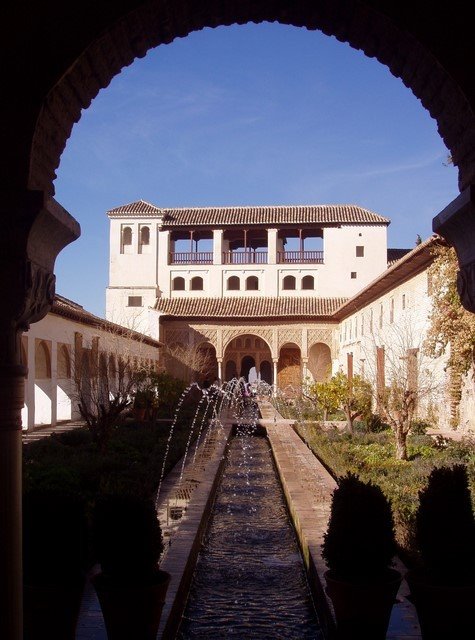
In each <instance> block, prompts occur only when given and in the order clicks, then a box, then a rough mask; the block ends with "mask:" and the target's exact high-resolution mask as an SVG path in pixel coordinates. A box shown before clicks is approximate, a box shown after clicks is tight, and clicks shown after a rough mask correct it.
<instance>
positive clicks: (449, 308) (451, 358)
mask: <svg viewBox="0 0 475 640" xmlns="http://www.w3.org/2000/svg"><path fill="white" fill-rule="evenodd" d="M433 253H434V256H435V258H434V262H433V263H432V265H431V266H430V268H429V273H428V277H429V281H430V283H431V291H432V293H431V298H432V310H431V313H430V316H429V322H430V326H429V331H428V333H427V339H426V341H425V344H424V349H425V351H426V353H427V354H429V355H430V356H432V357H439V356H441V355H442V354H444V353H445V352H446V351H448V361H447V367H448V370H449V373H450V385H449V392H450V396H451V404H452V406H451V413H452V416H451V422H452V426H453V427H454V428H456V427H457V426H458V406H459V404H460V399H461V385H462V376H464V375H465V374H466V373H467V372H468V371H469V370H470V367H472V366H473V364H474V350H475V315H474V314H473V313H471V312H470V311H467V310H466V309H464V307H463V306H462V304H461V302H460V296H459V294H458V291H457V274H458V260H457V255H456V253H455V250H454V249H453V248H452V247H447V246H446V245H444V244H443V243H442V242H441V243H440V244H439V245H437V246H436V247H435V248H434V249H433ZM448 347H450V348H449V349H448Z"/></svg>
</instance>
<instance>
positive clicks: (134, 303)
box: [127, 296, 142, 307]
mask: <svg viewBox="0 0 475 640" xmlns="http://www.w3.org/2000/svg"><path fill="white" fill-rule="evenodd" d="M127 306H128V307H141V306H142V296H129V299H128V302H127Z"/></svg>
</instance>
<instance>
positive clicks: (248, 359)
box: [223, 328, 272, 381]
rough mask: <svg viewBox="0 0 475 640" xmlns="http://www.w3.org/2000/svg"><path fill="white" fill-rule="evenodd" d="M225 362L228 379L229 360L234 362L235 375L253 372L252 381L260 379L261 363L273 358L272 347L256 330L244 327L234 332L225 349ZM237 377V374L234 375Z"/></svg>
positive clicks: (245, 375)
mask: <svg viewBox="0 0 475 640" xmlns="http://www.w3.org/2000/svg"><path fill="white" fill-rule="evenodd" d="M223 354H224V357H223V362H224V371H225V373H226V379H227V380H230V379H231V378H228V377H227V376H228V368H229V367H230V365H228V362H230V361H232V362H233V370H234V371H235V375H236V376H238V377H240V376H244V377H246V378H247V377H248V376H249V373H250V371H251V369H252V372H251V378H252V381H254V380H257V379H260V377H261V376H260V363H261V362H263V361H271V360H272V352H271V347H270V345H269V343H268V341H267V340H266V339H265V338H264V337H263V336H262V335H259V332H255V331H254V330H252V331H251V330H246V329H245V328H242V329H241V330H240V331H237V332H235V333H234V334H232V335H231V336H230V337H229V338H228V340H227V342H226V344H225V346H224V349H223ZM233 377H235V376H233Z"/></svg>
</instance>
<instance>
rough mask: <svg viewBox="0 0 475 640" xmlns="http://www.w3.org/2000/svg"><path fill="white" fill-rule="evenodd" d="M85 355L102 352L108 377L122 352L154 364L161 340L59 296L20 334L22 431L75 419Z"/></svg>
mask: <svg viewBox="0 0 475 640" xmlns="http://www.w3.org/2000/svg"><path fill="white" fill-rule="evenodd" d="M84 353H89V354H91V353H95V354H96V356H97V358H99V357H101V355H105V356H106V359H107V363H108V367H109V375H114V374H113V373H112V371H111V368H112V369H114V370H115V365H116V364H117V359H118V358H119V356H120V355H121V354H122V356H123V355H124V354H127V355H128V356H130V357H132V358H133V359H134V360H135V359H136V360H135V361H136V362H137V364H144V365H145V364H147V365H148V366H154V367H157V366H158V362H159V343H158V342H156V341H154V340H152V339H150V338H145V337H144V336H140V335H139V334H137V335H135V334H134V333H133V332H130V331H127V330H125V333H124V331H123V329H122V328H120V327H117V326H115V325H113V324H112V323H109V322H106V321H104V320H101V319H100V318H97V317H96V316H93V315H92V314H88V313H87V312H86V311H84V309H82V307H80V306H79V305H75V304H74V303H71V302H69V301H66V300H65V299H64V298H60V297H57V299H56V301H55V303H54V305H53V309H52V311H51V312H50V313H48V314H47V316H46V317H45V318H43V319H42V320H40V321H39V322H36V323H34V324H32V325H31V327H30V329H29V330H28V331H27V332H26V333H24V335H23V337H22V356H23V362H24V364H26V365H27V366H28V376H27V379H26V381H25V406H24V408H23V411H22V424H23V429H32V428H33V427H36V426H41V425H55V424H57V423H58V422H61V421H67V420H75V419H77V418H79V412H78V409H77V397H76V396H77V390H76V385H75V382H74V375H75V369H76V363H77V362H79V359H80V358H82V357H83V355H84Z"/></svg>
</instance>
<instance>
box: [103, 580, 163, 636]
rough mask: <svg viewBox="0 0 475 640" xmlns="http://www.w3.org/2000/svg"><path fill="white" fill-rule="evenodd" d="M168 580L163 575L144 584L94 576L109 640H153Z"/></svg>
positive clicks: (158, 623)
mask: <svg viewBox="0 0 475 640" xmlns="http://www.w3.org/2000/svg"><path fill="white" fill-rule="evenodd" d="M170 579H171V576H170V574H169V573H167V572H166V571H157V574H156V577H155V579H154V580H153V581H151V582H148V583H147V584H137V583H136V584H134V583H130V582H127V581H124V582H118V581H117V580H115V579H111V578H109V577H108V576H105V575H104V574H102V573H100V574H98V575H96V576H94V578H93V579H92V584H93V585H94V588H95V590H96V593H97V597H98V598H99V602H100V604H101V609H102V615H103V616H104V622H105V625H106V630H107V638H108V640H131V638H133V639H134V640H155V639H156V637H157V633H158V627H159V625H160V618H161V615H162V608H163V604H164V602H165V596H166V593H167V589H168V585H169V583H170Z"/></svg>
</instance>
